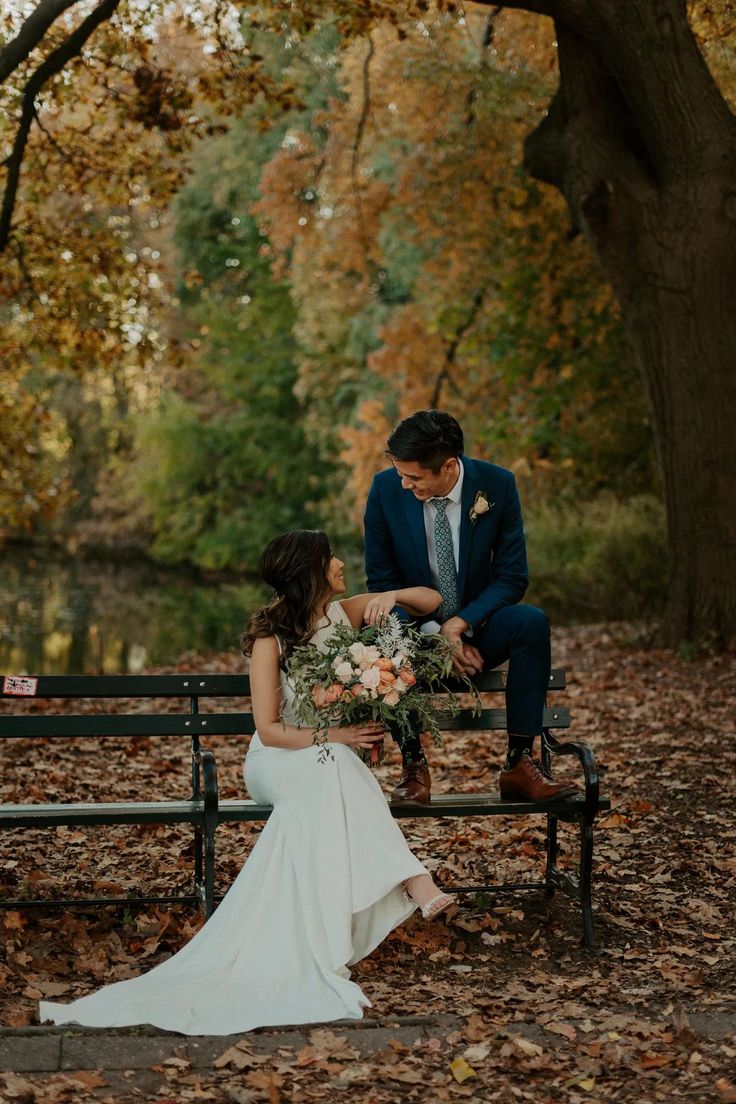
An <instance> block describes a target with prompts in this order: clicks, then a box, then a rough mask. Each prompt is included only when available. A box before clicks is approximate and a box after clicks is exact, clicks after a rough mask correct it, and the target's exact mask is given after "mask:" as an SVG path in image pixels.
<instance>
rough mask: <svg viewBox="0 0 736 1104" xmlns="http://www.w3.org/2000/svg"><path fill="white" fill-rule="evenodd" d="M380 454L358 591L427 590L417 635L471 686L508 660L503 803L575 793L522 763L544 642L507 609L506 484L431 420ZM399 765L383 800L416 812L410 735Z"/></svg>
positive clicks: (416, 769) (511, 601) (513, 570)
mask: <svg viewBox="0 0 736 1104" xmlns="http://www.w3.org/2000/svg"><path fill="white" fill-rule="evenodd" d="M387 446H388V447H387V450H386V455H387V456H388V458H389V459H390V460H391V464H392V467H391V468H389V469H387V470H386V471H382V472H380V473H379V474H378V475H377V476H376V477H375V479H374V480H373V484H372V486H371V489H370V493H369V495H368V502H367V504H366V511H365V563H366V576H367V579H368V589H369V590H370V591H390V590H396V589H399V588H401V587H408V586H431V587H434V588H435V589H437V590H439V592H440V593H441V595H442V604H441V605H440V607H439V609H438V610H437V612H436V614H435V615H434V618H433V619H430V620H429V621H425V622H424V623H423V624H422V625H421V628H422V630H423V631H425V632H440V633H442V635H443V636H445V637H446V638H447V640H448V641H449V642H450V643H451V644H453V645H454V648H455V653H454V657H453V663H454V665H455V667H456V669H457V670H458V671H460V672H463V673H464V674H467V675H473V674H477V673H478V672H480V671H482V670H484V669H488V668H492V667H497V666H498V665H499V664H500V663H504V662H505V661H506V660H508V665H509V669H508V677H507V681H506V711H507V720H508V741H509V742H508V754H507V757H506V762H505V764H504V767H503V770H502V771H501V775H500V781H499V789H500V792H501V796H502V797H503V798H505V799H509V800H514V799H516V800H527V801H546V800H550V799H552V798H563V797H567V796H569V795H571V794H573V793H575V792H577V788H576V787H575V786H572V785H567V784H565V783H562V782H553V781H552V780H551V779H550V778H548V777H547V776H546V775H545V774H544V773H543V772H542V770H541V768H540V766H539V764H538V763H537V761H536V760H535V759H534V758H533V757H532V748H533V745H534V738H535V737H536V736H538V735H539V734H540V733H541V731H542V717H543V710H544V700H545V694H546V692H547V683H548V681H549V671H550V637H549V624H548V623H547V618H546V617H545V615H544V613H543V612H542V610H540V609H537V608H536V607H535V606H528V605H518V604H517V603H518V602H519V601H520V599H521V597H522V596H523V594H524V591H525V590H526V588H527V585H528V577H527V564H526V545H525V541H524V529H523V525H522V520H521V508H520V505H519V496H518V494H517V491H516V484H515V482H514V477H513V475H512V474H511V472H509V471H506V470H505V469H504V468H499V467H497V466H496V465H495V464H488V463H486V462H485V461H483V460H471V459H469V458H468V457H467V456H464V455H463V431H462V429H461V428H460V426H459V425H458V423H457V422H456V420H455V419H454V418H453V417H452V415H450V414H445V413H442V412H441V411H438V410H419V411H417V412H416V413H415V414H412V415H411V416H410V417H409V418H405V419H404V420H403V421H402V422H399V424H398V425H397V426H396V428H395V429H394V431H393V432H392V433H391V436H390V437H389V438H388V441H387ZM402 757H403V771H402V776H401V781H400V782H399V784H398V785H397V786H396V787H395V789H394V791H393V794H392V801H393V802H401V803H412V804H427V803H428V802H429V795H430V787H431V779H430V775H429V768H428V766H427V760H426V759H425V757H424V753H423V752H422V745H421V741H420V738H419V733H418V732H417V733H416V734H415V736H414V738H413V739H412V740H407V741H405V742H404V743H403V745H402Z"/></svg>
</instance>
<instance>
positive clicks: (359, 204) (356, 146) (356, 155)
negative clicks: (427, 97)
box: [350, 35, 375, 258]
mask: <svg viewBox="0 0 736 1104" xmlns="http://www.w3.org/2000/svg"><path fill="white" fill-rule="evenodd" d="M374 53H375V44H374V42H373V39H372V38H371V36H370V35H368V49H367V50H366V54H365V58H364V59H363V106H362V108H361V111H360V117H359V119H358V125H357V127H356V128H355V139H354V140H353V151H352V155H351V157H350V177H351V180H352V183H353V195H354V196H355V211H356V215H357V218H358V235H359V237H360V239H361V241H362V243H363V250H364V252H365V254H366V258H367V257H368V253H369V250H368V237H367V234H366V230H365V216H364V212H363V196H362V193H361V189H360V181H359V180H358V164H359V162H360V147H361V145H362V144H363V135H364V133H365V128H366V124H367V122H368V116H369V114H370V110H371V84H370V79H371V61H372V60H373V55H374Z"/></svg>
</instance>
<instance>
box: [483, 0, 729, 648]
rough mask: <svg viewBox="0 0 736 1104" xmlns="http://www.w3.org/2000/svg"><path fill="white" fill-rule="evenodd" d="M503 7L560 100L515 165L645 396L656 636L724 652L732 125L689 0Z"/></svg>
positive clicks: (542, 0) (531, 0) (563, 1)
mask: <svg viewBox="0 0 736 1104" xmlns="http://www.w3.org/2000/svg"><path fill="white" fill-rule="evenodd" d="M503 6H504V7H510V8H522V9H525V10H527V11H532V12H536V13H539V14H541V15H546V16H550V17H552V18H553V19H554V23H555V33H556V38H557V42H558V57H559V70H560V82H559V87H558V89H557V91H556V93H555V95H554V97H553V99H552V101H551V103H550V108H549V111H548V113H547V114H546V115H545V116H544V118H543V119H542V121H541V123H540V124H539V125H538V127H537V128H536V129H535V130H534V131H533V132H532V133H531V134H530V135H529V137H528V138H527V141H526V144H525V156H524V164H525V166H526V168H527V170H528V171H529V172H530V174H531V175H532V176H533V177H535V178H536V179H538V180H541V181H543V182H545V183H548V184H551V185H553V186H554V187H556V188H557V189H559V191H560V192H561V193H562V195H564V197H565V200H566V202H567V204H568V208H569V210H570V213H571V215H572V217H573V220H574V224H575V226H576V227H577V228H579V229H580V231H581V232H582V233H583V234H584V235H585V237H586V239H587V241H588V242H589V244H590V245H591V246H592V248H593V250H594V253H595V255H596V256H597V257H598V259H599V261H600V263H601V265H602V267H603V270H604V271H605V273H606V276H607V277H608V279H609V280H610V282H611V286H612V287H613V288H614V290H615V292H616V296H617V298H618V301H619V303H620V306H621V313H622V317H623V321H624V324H625V327H626V332H627V334H628V337H629V339H630V342H631V345H632V348H633V350H634V354H635V357H636V360H637V363H638V364H639V367H640V369H641V372H642V375H643V378H644V380H645V383H646V387H647V393H648V396H649V401H650V405H651V410H652V421H653V426H654V431H655V440H656V445H657V453H658V458H659V464H660V469H661V472H662V482H663V488H664V497H665V503H666V507H667V524H668V531H669V548H670V568H671V582H670V590H669V597H668V602H667V609H666V614H665V626H664V629H665V638H666V639H667V640H668V642H669V643H670V644H677V642H678V641H680V640H683V639H689V640H693V639H704V638H710V639H718V640H721V641H725V642H727V643H733V642H734V641H735V640H736V573H734V565H735V564H736V511H734V509H733V503H734V501H735V500H736V448H735V447H734V436H733V432H732V427H733V424H734V420H735V419H736V373H734V370H733V355H734V354H733V350H734V348H736V315H735V314H734V311H733V308H732V304H733V297H734V291H735V290H736V192H735V191H734V178H735V175H736V119H735V118H734V115H733V112H732V111H731V109H730V107H729V104H728V102H727V101H726V99H725V98H724V94H723V91H722V90H721V88H719V86H718V84H717V83H716V80H715V79H714V74H713V73H712V72H711V71H710V70H709V68H708V66H707V65H706V62H705V59H704V57H703V53H702V52H701V50H700V49H699V48H698V42H697V41H696V37H695V34H694V31H693V27H691V25H690V23H689V21H688V9H687V4H686V3H685V0H627V2H626V4H623V3H618V2H611V0H590V2H586V3H580V2H579V0H527V2H525V0H520V2H515V0H514V2H512V3H509V4H505V5H503ZM708 8H709V6H707V7H706V13H705V16H703V18H706V16H707V18H708V20H709V21H710V22H709V25H711V26H712V25H713V23H714V21H715V25H717V20H716V17H715V16H714V15H713V14H712V12H710V11H709V10H708ZM722 11H723V13H724V23H725V25H724V27H723V30H724V32H725V34H726V35H727V36H728V38H729V39H730V41H731V43H733V42H734V40H735V35H736V31H735V30H734V23H733V9H732V7H731V5H728V4H727V5H724V6H723V8H722ZM697 15H699V13H697V12H696V16H697ZM729 16H730V18H729ZM726 19H727V20H728V22H725V21H726ZM732 57H733V55H732ZM732 78H733V72H731V74H730V75H729V77H727V78H726V80H725V81H724V86H725V89H727V90H730V91H732V85H731V84H730V83H729V81H730V80H732Z"/></svg>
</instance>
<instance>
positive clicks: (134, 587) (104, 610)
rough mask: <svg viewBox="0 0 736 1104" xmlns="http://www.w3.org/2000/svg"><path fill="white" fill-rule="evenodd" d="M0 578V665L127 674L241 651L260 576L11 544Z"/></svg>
mask: <svg viewBox="0 0 736 1104" xmlns="http://www.w3.org/2000/svg"><path fill="white" fill-rule="evenodd" d="M2 564H3V566H2V585H1V586H0V671H2V672H3V673H6V674H24V673H25V674H31V675H58V674H124V673H126V672H136V671H140V670H141V669H142V668H144V667H151V666H163V667H165V666H167V665H170V664H173V663H174V662H175V660H177V659H178V658H179V657H180V656H181V655H183V654H184V653H185V652H210V651H219V652H224V651H230V650H232V651H233V652H236V653H237V652H238V651H239V646H238V636H239V634H240V632H241V630H242V628H243V626H244V624H245V622H246V620H247V618H248V615H249V614H250V612H251V611H252V610H253V609H255V608H256V607H257V606H258V605H260V604H261V602H262V601H263V600H264V598H265V597H266V596H267V591H265V590H264V588H263V586H262V585H261V584H258V583H233V582H227V583H224V582H217V583H207V582H203V581H202V580H201V579H200V578H198V577H197V576H196V575H194V574H192V573H186V572H183V571H172V570H167V569H163V568H157V567H156V566H155V565H153V564H151V563H149V562H137V561H132V562H131V561H126V562H120V563H110V562H109V561H102V560H96V559H91V558H88V557H85V558H66V557H60V556H53V555H48V554H46V553H43V554H40V553H39V552H38V551H37V550H35V549H28V548H13V549H10V550H8V549H7V548H6V549H5V550H4V551H3V554H2Z"/></svg>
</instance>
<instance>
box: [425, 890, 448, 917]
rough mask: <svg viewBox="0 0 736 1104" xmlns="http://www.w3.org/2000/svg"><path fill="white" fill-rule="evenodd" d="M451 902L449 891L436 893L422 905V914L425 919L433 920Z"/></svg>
mask: <svg viewBox="0 0 736 1104" xmlns="http://www.w3.org/2000/svg"><path fill="white" fill-rule="evenodd" d="M452 903H453V900H452V897H451V896H450V894H449V893H438V894H437V896H436V897H433V898H432V900H431V901H427V903H426V905H422V916H423V917H424V919H425V920H434V918H435V916H439V914H440V913H441V912H445V911H446V910H447V909H448V908H449V907H450V905H451V904H452Z"/></svg>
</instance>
